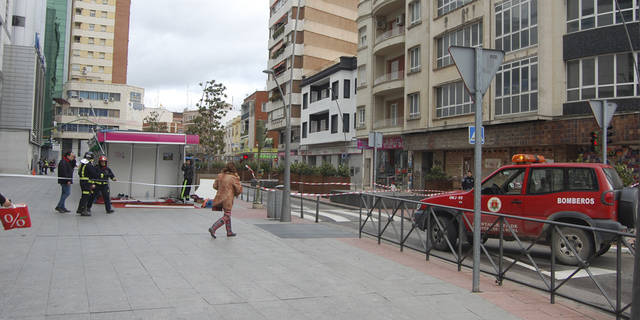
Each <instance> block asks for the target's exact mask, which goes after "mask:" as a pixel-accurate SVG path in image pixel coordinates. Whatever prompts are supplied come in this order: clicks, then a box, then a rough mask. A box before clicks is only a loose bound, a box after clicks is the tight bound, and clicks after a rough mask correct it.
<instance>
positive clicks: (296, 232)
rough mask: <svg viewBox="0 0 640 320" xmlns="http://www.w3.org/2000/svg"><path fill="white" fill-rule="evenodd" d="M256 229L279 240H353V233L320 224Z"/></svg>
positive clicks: (273, 225)
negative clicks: (268, 233) (271, 234)
mask: <svg viewBox="0 0 640 320" xmlns="http://www.w3.org/2000/svg"><path fill="white" fill-rule="evenodd" d="M257 226H258V227H260V228H262V229H264V230H266V231H269V232H271V233H273V234H274V235H276V236H278V237H280V238H288V239H314V238H355V237H356V234H355V232H349V231H343V230H340V229H337V228H332V227H328V226H325V225H321V224H257Z"/></svg>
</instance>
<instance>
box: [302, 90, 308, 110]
mask: <svg viewBox="0 0 640 320" xmlns="http://www.w3.org/2000/svg"><path fill="white" fill-rule="evenodd" d="M308 107H309V94H308V93H305V94H303V95H302V109H303V110H304V109H306V108H308Z"/></svg>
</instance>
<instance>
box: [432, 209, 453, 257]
mask: <svg viewBox="0 0 640 320" xmlns="http://www.w3.org/2000/svg"><path fill="white" fill-rule="evenodd" d="M438 220H439V221H440V225H442V227H443V228H444V230H440V226H438V224H437V223H436V222H435V221H433V220H432V221H431V243H432V244H433V248H435V249H436V250H440V251H448V250H449V245H448V244H447V240H445V237H446V239H449V242H450V243H451V245H452V246H455V244H456V238H458V229H457V227H456V225H455V223H454V219H453V218H452V217H451V216H449V215H438Z"/></svg>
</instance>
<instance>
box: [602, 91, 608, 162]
mask: <svg viewBox="0 0 640 320" xmlns="http://www.w3.org/2000/svg"><path fill="white" fill-rule="evenodd" d="M606 121H607V100H603V101H602V122H601V123H602V163H604V164H607V123H606Z"/></svg>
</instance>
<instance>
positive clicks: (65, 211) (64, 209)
mask: <svg viewBox="0 0 640 320" xmlns="http://www.w3.org/2000/svg"><path fill="white" fill-rule="evenodd" d="M62 210H63V212H64V213H69V212H71V211H69V210H67V208H62Z"/></svg>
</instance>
